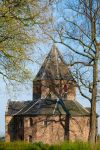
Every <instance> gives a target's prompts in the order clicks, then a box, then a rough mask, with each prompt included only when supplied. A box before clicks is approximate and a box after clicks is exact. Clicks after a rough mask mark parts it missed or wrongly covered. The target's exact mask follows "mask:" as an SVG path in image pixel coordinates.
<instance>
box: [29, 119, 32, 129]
mask: <svg viewBox="0 0 100 150" xmlns="http://www.w3.org/2000/svg"><path fill="white" fill-rule="evenodd" d="M29 126H30V127H32V126H33V119H32V118H30V119H29Z"/></svg>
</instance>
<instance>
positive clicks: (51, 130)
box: [24, 116, 64, 144]
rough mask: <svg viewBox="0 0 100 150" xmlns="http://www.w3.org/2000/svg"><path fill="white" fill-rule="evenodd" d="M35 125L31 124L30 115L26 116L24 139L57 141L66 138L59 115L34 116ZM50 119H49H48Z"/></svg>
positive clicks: (44, 141)
mask: <svg viewBox="0 0 100 150" xmlns="http://www.w3.org/2000/svg"><path fill="white" fill-rule="evenodd" d="M32 119H33V126H31V127H30V126H29V117H24V140H25V141H28V142H29V137H30V136H32V142H39V141H42V142H43V143H49V144H52V143H57V142H58V141H59V142H60V141H63V140H64V129H63V127H62V126H61V124H60V123H59V121H58V120H59V117H49V118H48V119H47V117H46V116H38V117H32ZM47 120H48V121H47Z"/></svg>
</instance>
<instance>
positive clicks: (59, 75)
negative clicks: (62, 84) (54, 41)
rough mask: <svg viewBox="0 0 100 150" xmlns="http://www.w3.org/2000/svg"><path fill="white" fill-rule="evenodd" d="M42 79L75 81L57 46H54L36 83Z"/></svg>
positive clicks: (38, 74) (36, 78) (37, 76)
mask: <svg viewBox="0 0 100 150" xmlns="http://www.w3.org/2000/svg"><path fill="white" fill-rule="evenodd" d="M42 79H45V80H46V79H50V80H51V79H55V80H58V79H65V80H68V81H69V80H70V81H71V80H72V81H75V80H74V78H73V76H72V73H71V71H70V69H69V68H68V66H67V64H66V63H65V61H64V59H63V57H62V55H61V53H60V51H59V50H58V48H57V47H56V46H55V45H53V46H52V48H51V51H50V52H49V54H48V55H47V57H46V58H45V60H44V63H43V64H42V66H41V68H40V70H39V72H38V73H37V75H36V77H35V79H34V81H35V80H42Z"/></svg>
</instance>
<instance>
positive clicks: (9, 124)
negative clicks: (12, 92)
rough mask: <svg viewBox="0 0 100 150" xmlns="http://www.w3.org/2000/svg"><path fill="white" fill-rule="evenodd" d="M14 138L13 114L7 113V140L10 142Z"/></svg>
mask: <svg viewBox="0 0 100 150" xmlns="http://www.w3.org/2000/svg"><path fill="white" fill-rule="evenodd" d="M12 140H13V123H12V116H9V115H7V114H6V115H5V141H6V142H10V141H12Z"/></svg>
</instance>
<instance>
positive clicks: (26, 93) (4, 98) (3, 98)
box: [0, 45, 100, 136]
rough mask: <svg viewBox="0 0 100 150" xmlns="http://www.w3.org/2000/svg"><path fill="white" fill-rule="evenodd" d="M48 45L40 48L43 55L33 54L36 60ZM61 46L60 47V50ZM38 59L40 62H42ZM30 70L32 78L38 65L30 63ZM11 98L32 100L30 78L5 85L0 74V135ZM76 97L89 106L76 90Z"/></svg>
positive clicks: (44, 52) (3, 128)
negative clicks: (23, 82) (19, 83)
mask: <svg viewBox="0 0 100 150" xmlns="http://www.w3.org/2000/svg"><path fill="white" fill-rule="evenodd" d="M50 47H51V45H50V46H49V47H43V46H42V49H44V51H42V49H41V54H42V55H43V56H44V57H43V58H42V57H41V55H39V53H38V55H37V53H36V55H35V56H34V57H35V58H36V59H37V58H38V60H39V59H40V57H41V60H42V61H43V60H44V58H45V56H46V54H47V53H48V52H49V51H50ZM61 49H62V48H61V47H60V50H61ZM61 53H63V50H62V51H61ZM42 61H40V63H41V62H42ZM28 67H29V68H30V69H31V70H32V72H33V78H34V76H35V75H36V73H37V72H38V70H39V68H40V66H39V65H37V64H32V65H30V64H29V66H28ZM9 99H10V100H12V101H17V100H20V101H22V100H32V80H31V79H30V81H29V82H28V83H27V84H25V85H23V84H21V85H18V84H15V85H14V86H11V85H10V84H8V85H6V83H5V82H4V80H3V79H2V76H0V135H1V136H3V135H4V134H5V111H6V107H7V102H8V100H9ZM76 99H77V100H78V101H79V102H80V103H81V104H82V105H83V106H86V107H88V106H89V102H88V101H87V100H86V99H84V98H82V97H81V95H80V94H79V93H78V92H77V97H76ZM97 113H98V114H99V115H100V102H98V103H97ZM98 129H99V134H100V118H99V121H98Z"/></svg>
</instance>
